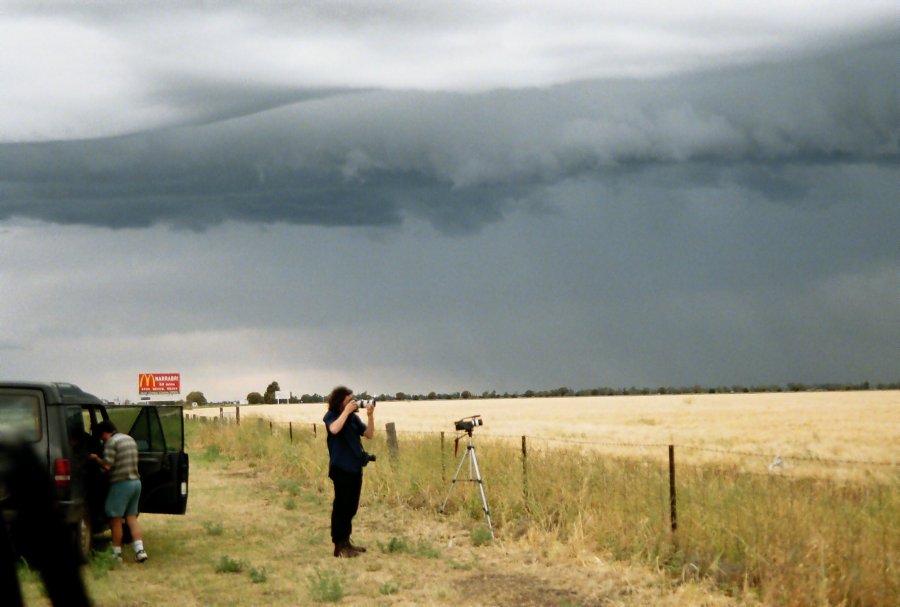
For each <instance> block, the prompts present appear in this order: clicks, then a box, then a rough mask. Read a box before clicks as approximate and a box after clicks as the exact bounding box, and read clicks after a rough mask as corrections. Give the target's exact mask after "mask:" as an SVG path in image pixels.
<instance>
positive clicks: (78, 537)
mask: <svg viewBox="0 0 900 607" xmlns="http://www.w3.org/2000/svg"><path fill="white" fill-rule="evenodd" d="M73 535H74V536H75V537H74V539H75V548H76V549H77V551H78V558H79V559H80V560H81V563H82V564H86V563H87V562H89V561H90V560H91V556H92V554H93V553H92V552H91V547H92V544H93V539H94V536H93V530H92V529H91V514H90V512H85V513H84V516H82V517H81V521H79V522H78V524H76V525H75V529H74V533H73Z"/></svg>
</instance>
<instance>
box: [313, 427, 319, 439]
mask: <svg viewBox="0 0 900 607" xmlns="http://www.w3.org/2000/svg"><path fill="white" fill-rule="evenodd" d="M316 436H318V435H317V434H316V425H315V424H313V438H315V437H316Z"/></svg>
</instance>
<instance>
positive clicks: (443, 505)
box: [441, 449, 471, 513]
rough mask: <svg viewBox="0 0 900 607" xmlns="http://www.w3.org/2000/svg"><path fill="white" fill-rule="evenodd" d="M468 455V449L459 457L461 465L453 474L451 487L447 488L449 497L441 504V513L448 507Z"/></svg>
mask: <svg viewBox="0 0 900 607" xmlns="http://www.w3.org/2000/svg"><path fill="white" fill-rule="evenodd" d="M468 455H469V450H468V449H466V452H465V453H463V455H462V457H461V458H459V465H458V466H457V467H456V474H454V475H453V480H452V481H450V489H448V490H447V497H445V498H444V503H443V504H441V513H443V512H444V508H446V507H447V501H449V499H450V494H451V493H452V492H453V487H455V486H456V479H457V478H459V471H460V470H462V467H463V464H464V463H465V461H466V456H468ZM470 465H471V464H470Z"/></svg>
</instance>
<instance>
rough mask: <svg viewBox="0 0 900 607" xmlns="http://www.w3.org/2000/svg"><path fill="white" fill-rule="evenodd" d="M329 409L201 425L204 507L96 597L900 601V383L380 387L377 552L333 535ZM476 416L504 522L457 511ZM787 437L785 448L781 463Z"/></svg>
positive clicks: (680, 604) (370, 474) (847, 604)
mask: <svg viewBox="0 0 900 607" xmlns="http://www.w3.org/2000/svg"><path fill="white" fill-rule="evenodd" d="M323 413H324V405H321V404H317V405H277V406H254V407H247V406H245V407H241V424H240V425H239V426H238V425H237V424H234V423H230V424H222V423H199V422H193V421H191V422H189V423H188V424H187V430H188V435H189V448H190V450H191V453H192V456H191V458H192V459H191V461H192V490H191V501H190V505H189V514H188V515H187V516H185V517H174V518H173V517H158V516H156V517H154V516H152V515H151V516H148V519H147V522H146V524H145V536H146V538H147V540H148V548H150V550H151V561H150V563H149V564H148V565H147V566H145V567H138V566H136V565H134V564H126V565H125V566H124V567H120V568H117V569H114V570H113V571H109V572H108V573H106V574H104V575H98V576H96V577H95V576H92V575H90V573H88V579H89V581H90V584H91V587H92V592H93V595H94V597H95V598H96V600H97V604H98V605H100V606H101V607H102V606H113V605H129V606H138V605H140V606H151V605H237V606H249V605H254V606H255V605H259V604H268V605H271V606H273V607H276V606H281V605H284V606H287V605H307V604H313V603H327V602H338V603H341V604H347V605H363V606H369V605H371V606H378V607H381V606H394V605H398V606H399V605H448V604H454V605H472V606H475V605H531V606H534V607H576V606H580V607H588V606H594V605H597V606H600V605H622V606H628V605H634V606H637V605H665V606H673V607H674V606H677V607H687V606H693V605H708V606H710V607H712V606H717V605H745V606H752V605H758V604H763V605H778V606H786V607H795V606H796V607H800V606H803V607H805V606H807V605H812V606H816V607H829V606H842V607H857V606H859V607H882V606H883V607H894V605H896V598H897V596H900V466H898V465H897V464H898V458H900V392H897V391H893V392H850V393H837V392H830V393H825V392H823V393H797V394H793V393H782V394H758V395H757V394H753V395H679V396H648V397H600V398H564V399H514V400H473V401H449V402H437V401H429V402H407V403H399V402H396V403H395V402H383V403H379V405H378V407H377V413H376V415H377V422H378V428H379V431H378V433H377V434H376V437H375V439H374V440H373V441H372V442H371V443H370V444H369V445H368V446H367V448H369V450H371V451H373V452H375V453H377V454H378V455H379V459H378V462H376V463H375V464H373V465H371V466H369V467H368V468H367V469H366V480H365V483H364V488H363V507H362V509H361V511H360V516H359V519H358V531H357V532H356V533H354V536H355V537H357V535H358V537H357V539H358V540H361V541H364V542H366V543H368V544H369V545H370V547H372V548H374V551H373V554H372V555H367V556H366V558H365V559H357V561H358V562H335V559H333V558H330V557H329V554H328V553H329V548H330V546H329V542H328V519H327V513H328V509H329V500H330V490H331V489H330V484H329V482H328V480H327V470H326V468H327V458H326V457H325V440H324V436H323V429H322V424H321V417H322V415H323ZM473 414H480V415H482V416H483V418H484V421H485V425H484V426H483V427H481V428H478V429H477V430H476V432H475V435H476V439H475V440H476V444H477V452H478V459H479V462H480V464H481V469H482V472H483V474H484V477H485V478H484V482H485V486H486V489H487V495H488V500H489V502H490V511H491V515H492V518H493V521H494V526H495V531H496V532H497V534H496V535H497V538H496V539H495V540H493V541H485V540H486V536H485V531H486V529H485V525H484V522H485V521H484V513H483V511H482V507H481V503H480V500H479V499H478V497H477V496H478V492H477V491H476V490H474V487H473V486H472V485H469V484H463V485H462V486H460V487H459V489H457V490H456V492H455V493H454V495H453V498H452V499H451V500H449V505H448V509H447V510H448V511H447V514H445V515H442V514H440V513H439V512H438V511H439V507H440V506H441V504H442V502H443V500H444V497H445V496H446V492H447V488H448V485H449V480H450V477H451V476H452V474H453V470H454V466H455V464H456V461H457V459H458V457H459V453H454V448H453V437H454V435H455V433H454V432H453V428H452V422H453V420H454V419H458V418H461V417H464V416H468V415H473ZM225 415H228V416H229V417H232V418H233V416H234V410H233V408H232V409H231V410H226V411H225ZM194 416H206V417H208V416H212V417H218V416H219V409H218V408H217V407H215V408H199V409H194V410H191V411H189V412H188V417H189V418H192V417H194ZM254 418H256V419H254ZM257 420H258V421H257ZM266 420H268V421H266ZM270 422H271V423H270ZM288 422H290V424H291V425H290V426H289V425H288ZM389 422H394V423H395V424H396V426H397V429H398V431H399V432H400V433H401V434H400V437H399V438H400V445H399V453H398V454H397V456H396V457H392V456H391V453H392V452H391V450H390V449H389V448H388V446H387V445H386V443H385V432H384V431H383V428H384V424H386V423H389ZM313 424H317V431H316V432H314V431H313ZM440 432H444V433H445V434H446V440H445V441H443V442H442V441H441V440H440V434H439V433H440ZM523 435H525V436H527V437H528V445H529V449H528V455H527V458H526V457H523V454H522V452H521V449H520V437H521V436H523ZM670 443H673V444H675V445H676V454H677V455H676V460H677V462H678V465H677V473H676V477H677V483H676V484H677V489H678V502H677V503H678V529H677V531H676V532H673V531H672V529H671V528H670V518H669V515H670V509H669V506H670V502H669V498H670V495H669V482H668V481H669V477H668V466H667V464H666V461H665V458H666V453H667V449H666V445H668V444H670ZM462 452H464V451H462V450H461V452H460V453H462ZM754 454H758V455H754ZM776 454H777V455H781V456H782V457H783V458H784V459H785V462H786V463H785V467H784V469H780V468H779V469H777V470H775V471H770V470H769V469H768V464H769V463H770V462H771V458H772V457H773V456H774V455H776ZM865 462H876V463H875V464H872V463H865ZM231 568H236V569H238V571H234V572H229V569H231ZM94 569H96V566H95V567H94ZM89 571H93V569H91V570H89ZM24 577H25V578H26V579H28V575H27V572H26V573H25V574H24ZM26 587H27V590H28V594H29V597H30V601H29V604H30V605H41V604H44V603H43V602H42V600H41V598H40V597H39V590H38V588H39V587H38V585H37V584H36V583H35V582H34V581H33V580H30V581H28V582H27V584H26Z"/></svg>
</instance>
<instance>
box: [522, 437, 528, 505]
mask: <svg viewBox="0 0 900 607" xmlns="http://www.w3.org/2000/svg"><path fill="white" fill-rule="evenodd" d="M522 500H523V501H524V502H525V511H526V512H528V444H527V443H526V441H525V436H524V435H523V436H522Z"/></svg>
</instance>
